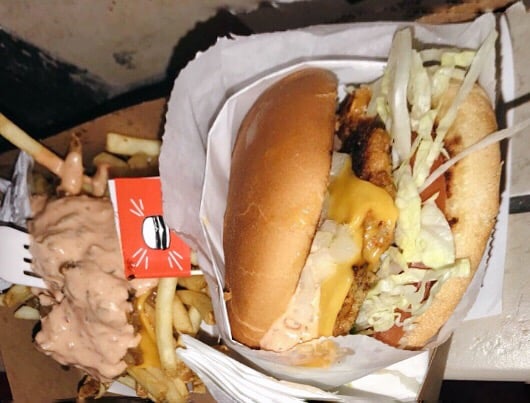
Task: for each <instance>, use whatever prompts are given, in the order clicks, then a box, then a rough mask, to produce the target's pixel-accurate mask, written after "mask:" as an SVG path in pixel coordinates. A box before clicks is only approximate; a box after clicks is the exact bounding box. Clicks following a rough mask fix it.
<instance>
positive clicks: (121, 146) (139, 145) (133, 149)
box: [106, 133, 161, 156]
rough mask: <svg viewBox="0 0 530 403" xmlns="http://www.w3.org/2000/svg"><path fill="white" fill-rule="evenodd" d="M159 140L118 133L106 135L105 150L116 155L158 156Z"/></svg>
mask: <svg viewBox="0 0 530 403" xmlns="http://www.w3.org/2000/svg"><path fill="white" fill-rule="evenodd" d="M160 145H161V142H160V140H151V139H143V138H139V137H131V136H126V135H124V134H119V133H108V134H107V144H106V150H107V151H108V152H109V153H113V154H118V155H129V156H131V155H134V154H139V153H144V154H147V155H150V156H156V155H158V154H160Z"/></svg>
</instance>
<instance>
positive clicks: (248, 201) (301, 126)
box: [223, 68, 337, 347]
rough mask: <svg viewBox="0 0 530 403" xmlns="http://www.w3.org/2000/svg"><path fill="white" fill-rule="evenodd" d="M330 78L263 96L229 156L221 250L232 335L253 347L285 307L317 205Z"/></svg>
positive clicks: (327, 141) (329, 139) (331, 101)
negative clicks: (230, 162) (230, 161)
mask: <svg viewBox="0 0 530 403" xmlns="http://www.w3.org/2000/svg"><path fill="white" fill-rule="evenodd" d="M336 98H337V79H336V77H335V76H334V75H333V74H332V73H331V72H328V71H326V70H321V69H313V68H312V69H305V70H301V71H298V72H295V73H293V74H290V75H289V76H287V77H285V78H283V79H282V80H280V81H279V82H277V83H276V84H274V85H273V86H272V87H270V88H269V89H268V90H266V91H265V92H264V93H263V94H262V95H261V96H260V97H259V98H258V100H257V101H256V102H255V104H254V105H253V106H252V108H251V109H250V111H249V112H248V113H247V115H246V117H245V119H244V120H243V123H242V125H241V127H240V129H239V133H238V137H237V140H236V143H235V146H234V151H233V156H232V167H231V172H230V183H229V190H228V198H227V208H226V212H225V222H224V233H223V237H224V239H223V246H224V254H225V270H226V273H225V278H226V286H227V289H228V292H229V294H230V296H231V297H230V299H229V300H228V301H227V308H228V315H229V319H230V325H231V329H232V336H233V337H234V338H235V339H236V340H238V341H240V342H242V343H244V344H246V345H248V346H251V347H258V346H259V341H260V339H261V338H262V337H263V335H264V334H265V332H266V331H267V330H268V329H269V327H270V326H271V325H272V323H273V322H274V320H275V319H276V318H278V317H279V316H280V315H281V314H282V313H283V312H284V311H285V309H286V307H287V304H288V303H289V300H290V299H291V297H292V295H293V294H294V291H295V289H296V285H297V282H298V278H299V275H300V272H301V270H302V267H303V266H304V263H305V260H306V258H307V255H308V253H309V249H310V246H311V242H312V240H313V236H314V234H315V231H316V226H317V224H318V220H319V216H320V212H321V209H322V204H323V201H324V197H325V193H326V188H327V185H328V176H329V170H330V166H331V153H332V146H333V135H334V129H335V108H336Z"/></svg>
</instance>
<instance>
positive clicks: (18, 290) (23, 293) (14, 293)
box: [2, 284, 33, 308]
mask: <svg viewBox="0 0 530 403" xmlns="http://www.w3.org/2000/svg"><path fill="white" fill-rule="evenodd" d="M2 295H3V298H2V300H3V301H2V303H3V305H4V306H6V307H8V308H11V307H15V306H17V305H20V304H22V303H24V302H26V301H27V300H28V299H30V298H31V297H33V294H32V293H31V289H30V288H29V287H26V286H25V285H20V284H13V285H12V286H11V287H10V288H9V290H7V291H6V292H5V294H2Z"/></svg>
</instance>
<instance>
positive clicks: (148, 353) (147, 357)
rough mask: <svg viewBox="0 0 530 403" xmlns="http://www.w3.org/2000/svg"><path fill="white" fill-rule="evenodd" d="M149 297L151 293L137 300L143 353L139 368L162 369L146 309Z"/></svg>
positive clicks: (136, 306) (139, 345)
mask: <svg viewBox="0 0 530 403" xmlns="http://www.w3.org/2000/svg"><path fill="white" fill-rule="evenodd" d="M149 295H150V293H148V292H147V293H145V294H143V295H141V296H140V297H138V298H137V299H136V300H135V308H136V312H138V315H139V318H140V329H139V331H138V333H139V334H140V336H141V339H140V343H139V344H138V348H139V349H140V351H141V353H142V363H141V364H140V365H137V367H138V368H147V367H158V368H159V367H160V358H159V355H158V347H157V346H156V336H155V333H154V328H153V324H152V322H151V319H150V318H149V317H148V314H147V312H146V310H145V309H144V306H145V304H146V299H147V297H148V296H149Z"/></svg>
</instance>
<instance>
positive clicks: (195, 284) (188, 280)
mask: <svg viewBox="0 0 530 403" xmlns="http://www.w3.org/2000/svg"><path fill="white" fill-rule="evenodd" d="M179 286H181V287H183V288H187V289H188V290H192V291H202V292H207V290H208V286H207V285H206V280H205V279H204V276H190V277H181V278H179Z"/></svg>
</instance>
